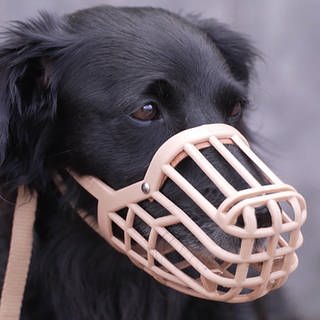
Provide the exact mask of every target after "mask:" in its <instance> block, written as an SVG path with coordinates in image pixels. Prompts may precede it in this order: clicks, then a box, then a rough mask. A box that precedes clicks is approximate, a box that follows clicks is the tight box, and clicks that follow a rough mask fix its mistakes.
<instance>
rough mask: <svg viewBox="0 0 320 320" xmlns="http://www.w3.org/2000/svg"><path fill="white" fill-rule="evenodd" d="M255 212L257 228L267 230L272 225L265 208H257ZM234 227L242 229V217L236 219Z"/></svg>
mask: <svg viewBox="0 0 320 320" xmlns="http://www.w3.org/2000/svg"><path fill="white" fill-rule="evenodd" d="M255 211H256V212H255V213H256V219H257V227H258V228H267V227H270V226H271V225H272V219H271V215H270V212H269V210H268V208H267V207H266V206H261V207H258V208H256V209H255ZM236 225H237V226H239V227H241V228H243V227H244V220H243V216H242V215H241V216H239V217H238V219H237V223H236Z"/></svg>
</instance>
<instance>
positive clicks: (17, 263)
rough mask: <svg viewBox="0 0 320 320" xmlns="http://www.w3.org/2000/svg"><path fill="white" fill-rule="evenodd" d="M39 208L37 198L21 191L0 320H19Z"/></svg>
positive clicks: (13, 228) (24, 189) (18, 198)
mask: <svg viewBox="0 0 320 320" xmlns="http://www.w3.org/2000/svg"><path fill="white" fill-rule="evenodd" d="M36 207H37V195H36V194H33V195H31V194H30V193H29V192H28V191H27V189H26V188H24V187H19V189H18V196H17V202H16V207H15V212H14V216H13V226H12V234H11V243H10V251H9V257H8V263H7V269H6V274H5V278H4V283H3V288H2V294H1V302H0V320H19V319H20V312H21V306H22V300H23V294H24V288H25V285H26V281H27V276H28V270H29V264H30V260H31V253H32V239H33V225H34V220H35V212H36Z"/></svg>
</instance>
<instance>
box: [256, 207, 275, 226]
mask: <svg viewBox="0 0 320 320" xmlns="http://www.w3.org/2000/svg"><path fill="white" fill-rule="evenodd" d="M256 218H257V227H258V228H267V227H270V226H271V225H272V219H271V215H270V212H269V210H268V208H267V207H266V206H262V207H258V208H256Z"/></svg>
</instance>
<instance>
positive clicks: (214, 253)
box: [72, 124, 306, 302]
mask: <svg viewBox="0 0 320 320" xmlns="http://www.w3.org/2000/svg"><path fill="white" fill-rule="evenodd" d="M72 174H73V176H74V178H75V179H76V180H77V181H78V182H79V183H80V184H81V185H82V186H83V187H84V188H85V189H86V190H87V191H89V192H90V193H91V194H92V195H93V196H94V197H96V198H97V199H98V213H97V216H98V225H99V232H100V234H101V235H102V236H103V237H104V238H105V239H106V240H107V241H108V242H109V243H110V244H111V245H112V246H113V247H115V248H116V249H117V250H119V251H121V252H122V253H124V254H126V255H127V256H128V257H129V258H130V260H131V261H132V262H133V263H134V264H136V265H137V266H138V267H140V268H142V269H143V270H145V271H146V272H147V273H149V274H150V275H152V276H153V277H154V278H155V279H157V280H158V281H159V282H161V283H163V284H165V285H167V286H170V287H172V288H174V289H176V290H179V291H181V292H184V293H187V294H190V295H194V296H197V297H202V298H206V299H211V300H217V301H227V302H245V301H250V300H253V299H256V298H258V297H261V296H263V295H265V294H266V293H268V292H269V291H270V290H272V289H275V288H278V287H280V286H281V285H282V284H283V283H284V282H285V281H286V279H287V278H288V275H289V274H290V273H291V272H293V271H294V269H295V268H296V267H297V262H298V260H297V256H296V254H295V250H296V249H297V248H298V247H299V246H300V245H301V244H302V235H301V232H300V227H301V225H302V224H303V223H304V221H305V218H306V207H305V202H304V199H303V197H302V196H301V195H300V194H299V193H297V192H296V190H295V189H293V188H292V187H291V186H288V185H286V184H284V183H283V182H282V181H281V180H280V179H279V178H278V177H277V176H276V175H274V173H273V172H272V171H271V170H270V169H269V168H268V167H267V166H266V165H265V164H264V163H263V162H262V161H261V160H260V159H259V158H258V157H257V156H256V155H255V154H254V153H253V151H252V150H251V149H250V147H249V145H248V143H247V141H246V140H245V138H244V137H243V136H242V135H241V134H240V133H239V132H238V131H237V130H236V129H234V128H232V127H230V126H227V125H223V124H212V125H204V126H200V127H197V128H193V129H189V130H185V131H183V132H181V133H179V134H177V135H176V136H174V137H172V138H170V139H169V140H168V141H167V142H165V143H164V144H163V145H162V146H161V147H160V148H159V149H158V151H157V153H156V154H155V156H154V158H153V159H152V161H151V163H150V165H149V168H148V170H147V172H146V175H145V177H144V179H143V180H142V181H139V182H137V183H134V184H132V185H130V186H128V187H125V188H123V189H120V190H113V189H112V188H110V187H109V186H107V185H105V184H104V183H102V182H101V181H100V180H98V179H96V178H94V177H79V176H77V175H76V174H74V173H72Z"/></svg>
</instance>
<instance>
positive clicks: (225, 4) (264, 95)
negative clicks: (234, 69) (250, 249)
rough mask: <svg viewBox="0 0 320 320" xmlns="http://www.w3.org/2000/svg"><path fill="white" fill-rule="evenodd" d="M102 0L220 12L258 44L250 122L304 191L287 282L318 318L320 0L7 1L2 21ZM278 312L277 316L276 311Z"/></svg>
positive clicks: (298, 306)
mask: <svg viewBox="0 0 320 320" xmlns="http://www.w3.org/2000/svg"><path fill="white" fill-rule="evenodd" d="M98 4H111V5H119V6H120V5H128V6H141V5H143V6H157V7H162V8H166V9H170V10H172V11H174V12H177V13H180V14H188V13H197V14H201V15H202V16H203V17H207V18H208V17H214V18H216V19H218V20H220V21H221V22H224V23H227V24H229V25H230V26H231V27H232V28H233V29H235V30H237V31H239V32H242V33H244V34H246V35H247V36H248V37H249V38H250V39H251V40H252V41H253V43H254V45H255V46H256V47H257V48H258V49H259V50H260V52H261V54H262V56H263V60H261V61H259V62H258V64H257V68H256V70H257V72H256V79H255V80H254V83H253V85H252V90H251V91H252V101H253V105H254V111H253V112H252V113H251V115H250V117H249V119H248V121H249V124H250V127H251V129H252V130H253V131H254V132H255V133H256V134H257V135H258V137H259V139H258V141H259V144H260V145H261V146H262V148H260V149H259V151H260V154H262V156H263V158H264V159H266V160H267V162H268V164H269V165H270V166H271V167H272V168H273V169H274V171H276V173H278V175H279V176H280V177H281V178H282V179H283V180H285V181H287V182H288V183H290V184H292V185H294V186H295V187H296V188H297V189H298V190H299V191H300V192H301V193H302V194H304V195H305V197H306V199H307V203H308V208H309V216H308V219H307V222H306V224H305V226H304V228H303V229H304V236H305V243H304V246H303V247H302V248H301V249H300V250H299V256H300V266H299V268H298V270H297V271H296V272H295V273H294V274H293V275H292V276H291V277H290V278H289V281H288V282H287V284H286V285H285V289H286V291H285V294H286V296H287V299H288V302H289V307H290V308H292V309H293V310H294V314H296V317H297V319H303V320H319V319H320V214H319V212H318V210H317V204H318V203H319V202H320V168H319V167H318V165H319V162H320V160H319V157H320V143H319V141H318V142H316V141H317V139H320V129H319V128H320V106H319V104H318V99H320V59H319V50H320V1H318V0H304V1H300V0H268V1H254V0H242V1H237V0H227V1H226V0H196V1H187V0H171V1H169V0H145V1H143V0H140V1H139V0H135V1H129V0H117V1H115V0H114V1H108V0H98V1H97V0H68V1H65V0H29V1H21V0H1V1H0V25H1V26H6V24H7V23H8V21H9V20H15V19H26V18H28V17H32V16H34V15H35V14H36V13H37V11H39V10H47V11H49V12H55V13H58V14H63V13H69V12H72V11H74V10H77V9H79V8H85V7H89V6H93V5H98ZM277 319H278V318H277Z"/></svg>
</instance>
